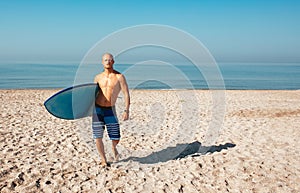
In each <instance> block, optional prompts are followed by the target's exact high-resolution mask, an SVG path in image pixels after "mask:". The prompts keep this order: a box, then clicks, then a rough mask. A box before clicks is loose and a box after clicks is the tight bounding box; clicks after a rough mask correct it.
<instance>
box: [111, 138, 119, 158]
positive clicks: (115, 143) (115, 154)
mask: <svg viewBox="0 0 300 193" xmlns="http://www.w3.org/2000/svg"><path fill="white" fill-rule="evenodd" d="M119 141H120V140H112V152H113V153H114V157H115V161H119V152H118V150H117V145H118V143H119Z"/></svg>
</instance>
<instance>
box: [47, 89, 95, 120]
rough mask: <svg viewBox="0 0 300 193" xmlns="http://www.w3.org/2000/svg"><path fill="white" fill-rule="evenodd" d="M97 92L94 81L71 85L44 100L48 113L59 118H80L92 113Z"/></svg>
mask: <svg viewBox="0 0 300 193" xmlns="http://www.w3.org/2000/svg"><path fill="white" fill-rule="evenodd" d="M98 92H99V86H98V85H97V84H96V83H88V84H81V85H76V86H72V87H69V88H66V89H63V90H61V91H59V92H58V93H56V94H54V95H53V96H51V97H50V98H49V99H47V100H46V101H45V102H44V105H45V107H46V109H47V110H48V112H49V113H51V114H52V115H54V116H55V117H58V118H61V119H68V120H73V119H80V118H84V117H88V116H90V115H91V114H92V110H93V107H94V105H95V99H96V96H97V94H98Z"/></svg>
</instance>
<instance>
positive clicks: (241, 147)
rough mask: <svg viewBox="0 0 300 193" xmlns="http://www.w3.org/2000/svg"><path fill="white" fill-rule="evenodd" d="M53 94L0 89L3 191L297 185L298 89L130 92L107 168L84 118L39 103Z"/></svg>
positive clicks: (277, 188)
mask: <svg viewBox="0 0 300 193" xmlns="http://www.w3.org/2000/svg"><path fill="white" fill-rule="evenodd" d="M55 92H57V90H0V97H1V112H0V117H1V119H0V152H1V159H0V165H1V168H0V192H126V193H127V192H155V193H156V192H172V193H173V192H295V193H298V192H300V183H299V182H300V141H299V139H300V91H238V90H237V91H224V94H225V95H224V96H225V98H224V99H222V100H221V101H214V97H213V94H212V93H213V92H211V91H201V90H199V91H187V90H180V91H175V90H173V91H156V90H153V91H144V90H134V91H131V98H132V105H131V108H130V120H129V121H126V122H124V121H120V124H121V135H122V140H121V142H120V144H119V145H118V149H119V151H120V161H119V162H112V163H111V167H107V168H101V167H100V166H99V164H100V158H99V157H98V155H97V152H96V150H95V147H94V144H93V140H92V137H91V130H90V122H91V120H90V118H84V119H81V120H74V121H67V120H61V119H58V118H55V117H53V116H52V115H50V114H49V113H48V112H47V111H46V109H45V108H44V106H43V102H44V101H45V100H46V99H47V98H48V97H50V96H51V95H52V94H54V93H55ZM122 102H123V98H122V97H121V98H120V99H119V101H118V104H117V112H118V113H119V116H121V115H120V114H121V112H122V110H123V108H122ZM222 109H224V110H226V111H224V112H222ZM218 113H219V115H218V116H217V120H215V118H214V115H215V114H218ZM104 140H105V145H106V152H107V157H108V159H109V161H110V160H112V153H111V147H110V141H109V140H108V139H107V135H105V139H104Z"/></svg>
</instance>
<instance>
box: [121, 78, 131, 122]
mask: <svg viewBox="0 0 300 193" xmlns="http://www.w3.org/2000/svg"><path fill="white" fill-rule="evenodd" d="M119 80H120V86H121V90H122V92H123V95H124V98H125V109H124V114H123V120H124V121H125V120H128V119H129V106H130V96H129V89H128V85H127V82H126V79H125V76H124V75H123V74H121V77H120V79H119Z"/></svg>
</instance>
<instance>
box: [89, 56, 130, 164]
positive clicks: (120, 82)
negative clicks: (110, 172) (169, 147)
mask: <svg viewBox="0 0 300 193" xmlns="http://www.w3.org/2000/svg"><path fill="white" fill-rule="evenodd" d="M102 64H103V68H104V71H103V72H102V73H100V74H98V75H96V76H95V79H94V82H95V83H97V84H98V85H99V87H100V88H101V89H99V93H98V95H97V97H96V102H95V110H94V113H93V120H92V128H93V138H94V139H95V141H96V147H97V150H98V152H99V155H100V157H101V166H103V167H105V166H107V160H106V156H105V152H104V145H103V141H102V138H103V132H104V129H105V128H106V130H107V133H108V136H109V138H110V140H111V141H112V151H113V153H114V158H115V161H118V157H119V154H118V151H117V148H116V146H117V144H118V143H119V141H120V138H121V135H120V126H119V121H118V118H117V115H116V111H115V103H116V101H117V98H118V95H119V93H120V91H122V92H123V94H124V98H125V108H124V112H123V120H124V121H126V120H128V119H129V105H130V96H129V90H128V85H127V82H126V79H125V77H124V75H123V74H121V73H120V72H118V71H116V70H114V68H113V64H114V58H113V55H112V54H110V53H105V54H104V55H103V56H102Z"/></svg>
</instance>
